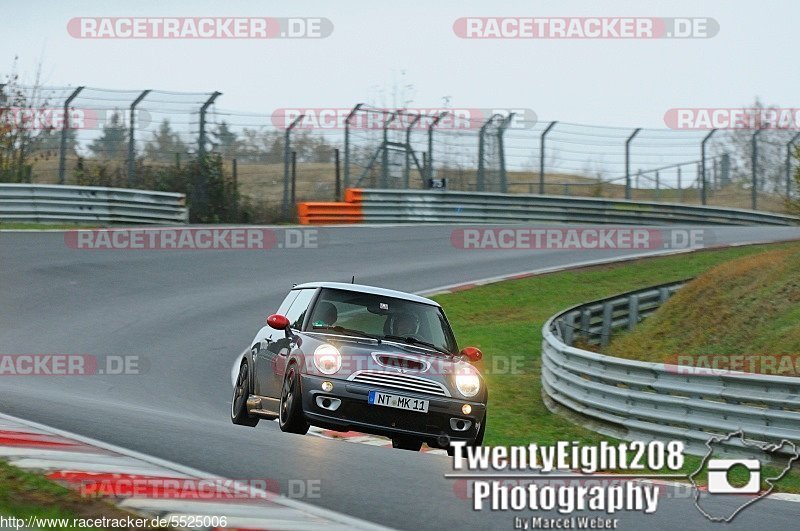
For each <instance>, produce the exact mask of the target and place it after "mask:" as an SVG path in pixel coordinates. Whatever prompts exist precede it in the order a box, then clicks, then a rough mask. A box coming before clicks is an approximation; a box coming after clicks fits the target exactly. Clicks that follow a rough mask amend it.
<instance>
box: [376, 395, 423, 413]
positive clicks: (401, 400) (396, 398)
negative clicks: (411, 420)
mask: <svg viewBox="0 0 800 531" xmlns="http://www.w3.org/2000/svg"><path fill="white" fill-rule="evenodd" d="M369 403H370V404H371V405H373V406H385V407H393V408H397V409H405V410H408V411H417V412H419V413H427V412H428V401H427V400H420V399H419V398H410V397H407V396H400V395H393V394H390V393H381V392H379V391H370V392H369Z"/></svg>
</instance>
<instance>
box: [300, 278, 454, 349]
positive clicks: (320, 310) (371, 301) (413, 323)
mask: <svg viewBox="0 0 800 531" xmlns="http://www.w3.org/2000/svg"><path fill="white" fill-rule="evenodd" d="M309 323H310V324H309V325H308V329H309V330H311V331H317V332H320V331H324V330H328V331H333V332H339V333H342V334H345V335H359V333H360V334H361V335H364V336H367V337H372V338H377V339H387V340H391V341H397V342H400V343H407V344H410V345H415V346H419V347H423V348H433V349H435V350H440V351H445V352H449V353H455V351H456V348H457V347H456V342H455V338H454V337H453V332H452V330H451V329H450V325H449V324H448V322H447V319H446V318H445V316H444V312H442V309H441V308H439V307H438V306H433V305H431V304H424V303H421V302H414V301H409V300H405V299H397V298H394V297H384V296H382V295H374V294H370V293H360V292H355V291H346V290H339V289H330V288H325V289H323V290H322V291H321V293H320V295H319V298H318V299H317V302H316V303H315V304H314V309H313V313H312V314H311V321H310V322H309Z"/></svg>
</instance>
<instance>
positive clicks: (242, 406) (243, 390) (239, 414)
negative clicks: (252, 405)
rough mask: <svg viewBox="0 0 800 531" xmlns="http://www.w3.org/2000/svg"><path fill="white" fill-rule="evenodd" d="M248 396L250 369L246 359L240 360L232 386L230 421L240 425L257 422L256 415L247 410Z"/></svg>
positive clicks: (251, 424)
mask: <svg viewBox="0 0 800 531" xmlns="http://www.w3.org/2000/svg"><path fill="white" fill-rule="evenodd" d="M249 397H250V371H249V370H248V364H247V360H244V361H242V364H241V365H240V366H239V376H237V377H236V385H235V386H234V387H233V398H232V399H231V422H233V423H234V424H238V425H240V426H251V427H252V426H255V425H256V424H258V420H259V419H258V417H254V416H252V415H250V414H249V413H248V412H247V399H248V398H249Z"/></svg>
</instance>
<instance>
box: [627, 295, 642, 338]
mask: <svg viewBox="0 0 800 531" xmlns="http://www.w3.org/2000/svg"><path fill="white" fill-rule="evenodd" d="M638 323H639V296H638V295H631V296H630V297H629V298H628V330H633V329H634V327H635V326H636V325H637V324H638Z"/></svg>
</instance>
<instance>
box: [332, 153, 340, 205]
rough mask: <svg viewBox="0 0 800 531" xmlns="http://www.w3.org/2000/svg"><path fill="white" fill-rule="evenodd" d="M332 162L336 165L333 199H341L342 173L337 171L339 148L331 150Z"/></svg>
mask: <svg viewBox="0 0 800 531" xmlns="http://www.w3.org/2000/svg"><path fill="white" fill-rule="evenodd" d="M333 163H334V164H335V165H336V170H335V172H336V197H335V198H334V201H341V200H342V175H341V173H340V172H339V148H336V149H334V150H333Z"/></svg>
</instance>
